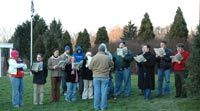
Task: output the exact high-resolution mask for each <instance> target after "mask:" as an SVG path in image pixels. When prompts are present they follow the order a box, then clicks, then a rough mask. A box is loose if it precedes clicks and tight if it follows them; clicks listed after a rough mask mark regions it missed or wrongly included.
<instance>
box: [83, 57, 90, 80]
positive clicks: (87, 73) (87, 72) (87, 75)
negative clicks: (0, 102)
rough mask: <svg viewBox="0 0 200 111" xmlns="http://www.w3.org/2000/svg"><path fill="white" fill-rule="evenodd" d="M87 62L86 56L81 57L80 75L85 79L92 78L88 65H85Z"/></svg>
mask: <svg viewBox="0 0 200 111" xmlns="http://www.w3.org/2000/svg"><path fill="white" fill-rule="evenodd" d="M86 63H87V58H85V59H83V65H82V70H81V75H82V78H83V79H86V80H92V79H93V77H92V71H91V70H90V69H88V67H85V65H86Z"/></svg>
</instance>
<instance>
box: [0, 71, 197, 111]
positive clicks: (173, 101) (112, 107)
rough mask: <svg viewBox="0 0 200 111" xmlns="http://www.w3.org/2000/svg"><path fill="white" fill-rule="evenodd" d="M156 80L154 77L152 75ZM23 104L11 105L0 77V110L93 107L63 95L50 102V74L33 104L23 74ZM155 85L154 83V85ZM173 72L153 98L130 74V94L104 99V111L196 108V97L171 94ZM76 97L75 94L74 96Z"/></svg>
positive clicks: (30, 87) (57, 110) (84, 110)
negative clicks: (164, 91) (163, 91)
mask: <svg viewBox="0 0 200 111" xmlns="http://www.w3.org/2000/svg"><path fill="white" fill-rule="evenodd" d="M156 80H157V78H156ZM24 82H25V94H24V106H23V107H20V108H13V107H12V104H11V84H10V79H9V77H2V78H0V111H32V110H34V111H93V100H80V99H78V100H77V101H76V102H70V103H67V102H65V101H64V98H65V96H63V95H62V96H61V98H60V101H59V102H57V103H53V104H50V102H49V101H50V77H49V76H48V78H47V84H46V85H45V96H44V97H45V98H44V105H39V106H34V105H33V84H32V76H29V75H26V76H25V77H24ZM156 86H157V85H156ZM174 95H175V87H174V76H173V74H172V75H171V95H170V96H168V97H165V96H163V97H159V98H156V97H155V96H156V90H154V91H152V97H153V99H151V100H144V97H143V96H142V95H141V92H140V90H138V88H137V76H136V75H132V94H131V96H130V97H120V98H117V100H113V99H112V100H108V110H107V111H200V104H199V103H200V100H198V99H194V98H193V99H192V98H189V97H188V98H184V99H183V98H178V99H177V98H175V97H174ZM77 98H79V95H78V97H77Z"/></svg>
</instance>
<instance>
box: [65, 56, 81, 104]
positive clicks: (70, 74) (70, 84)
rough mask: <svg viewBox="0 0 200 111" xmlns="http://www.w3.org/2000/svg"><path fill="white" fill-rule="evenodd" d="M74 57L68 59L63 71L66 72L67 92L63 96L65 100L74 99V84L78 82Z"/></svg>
mask: <svg viewBox="0 0 200 111" xmlns="http://www.w3.org/2000/svg"><path fill="white" fill-rule="evenodd" d="M75 62H76V60H75V57H72V58H71V59H70V62H69V63H68V64H66V66H65V71H66V72H67V77H66V86H67V93H66V97H65V101H66V102H70V101H76V85H77V82H78V73H77V69H75V66H74V65H75Z"/></svg>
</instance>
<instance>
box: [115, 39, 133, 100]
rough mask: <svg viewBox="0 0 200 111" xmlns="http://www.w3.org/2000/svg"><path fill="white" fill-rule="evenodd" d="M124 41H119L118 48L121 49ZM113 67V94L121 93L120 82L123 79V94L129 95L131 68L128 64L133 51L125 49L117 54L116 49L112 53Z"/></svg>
mask: <svg viewBox="0 0 200 111" xmlns="http://www.w3.org/2000/svg"><path fill="white" fill-rule="evenodd" d="M124 47H126V46H125V42H120V43H119V48H121V49H123V48H124ZM113 61H114V69H115V83H116V86H115V95H116V96H121V95H122V82H123V81H124V95H125V96H130V95H131V70H130V64H131V62H132V61H133V52H132V51H130V50H128V49H127V50H126V51H125V52H124V53H123V56H122V55H118V53H117V51H115V53H114V54H113Z"/></svg>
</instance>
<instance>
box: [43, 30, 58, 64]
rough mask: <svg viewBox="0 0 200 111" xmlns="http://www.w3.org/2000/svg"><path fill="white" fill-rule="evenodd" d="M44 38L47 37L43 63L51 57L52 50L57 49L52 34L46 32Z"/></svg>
mask: <svg viewBox="0 0 200 111" xmlns="http://www.w3.org/2000/svg"><path fill="white" fill-rule="evenodd" d="M46 36H47V37H48V39H47V44H46V50H45V55H44V60H45V61H47V60H48V58H49V57H51V56H52V55H53V49H55V48H59V45H58V41H57V39H56V37H55V35H54V33H53V32H50V31H49V32H47V33H46ZM59 53H60V52H59Z"/></svg>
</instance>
